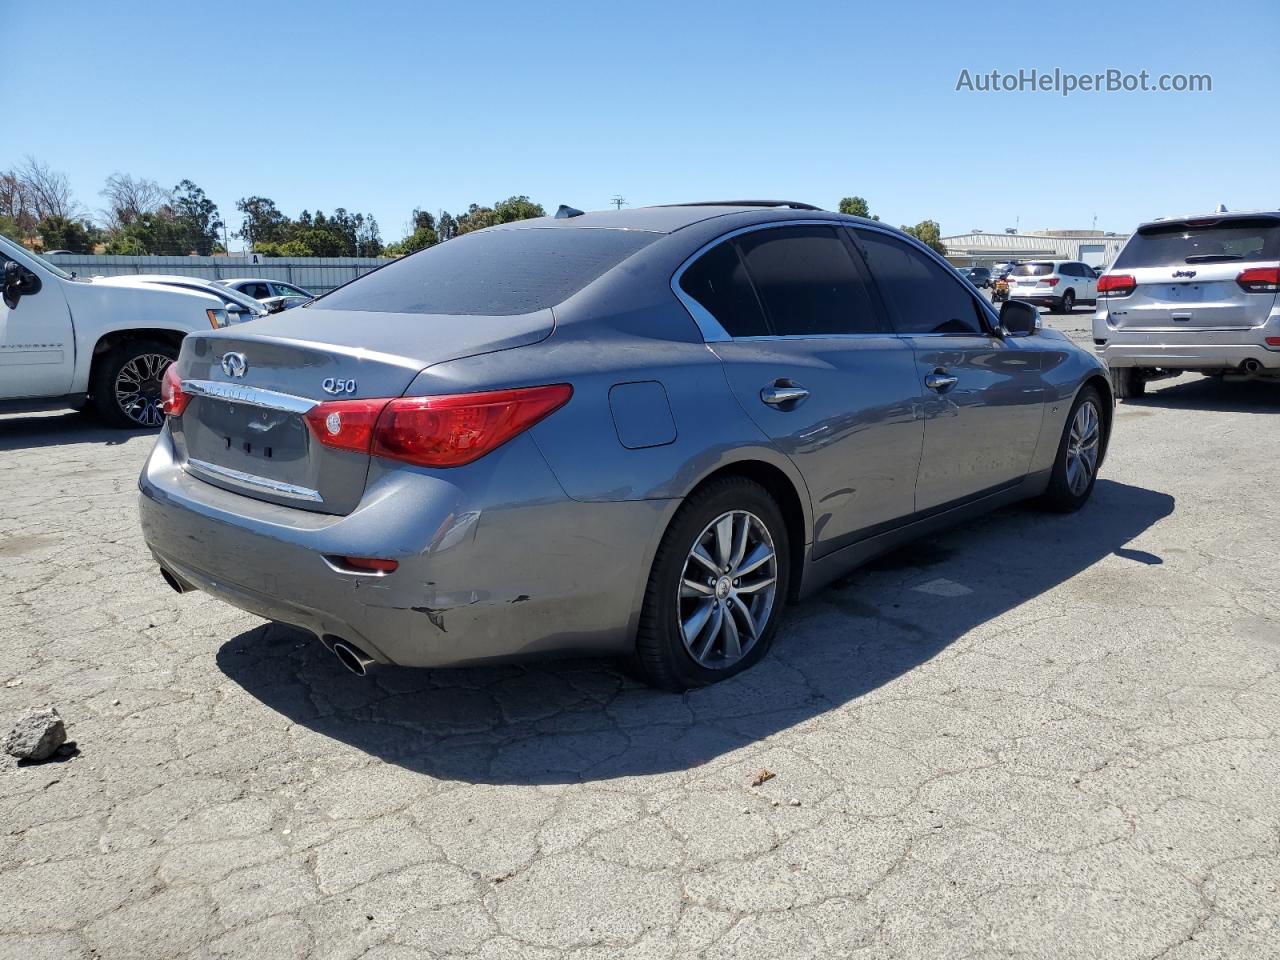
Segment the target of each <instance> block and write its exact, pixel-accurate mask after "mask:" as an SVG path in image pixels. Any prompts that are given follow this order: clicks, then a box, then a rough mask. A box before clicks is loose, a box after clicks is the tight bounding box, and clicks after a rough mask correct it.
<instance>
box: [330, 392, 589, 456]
mask: <svg viewBox="0 0 1280 960" xmlns="http://www.w3.org/2000/svg"><path fill="white" fill-rule="evenodd" d="M572 395H573V387H571V386H569V384H567V383H558V384H553V385H551V386H546V387H524V388H521V389H518V390H493V391H489V392H486V393H459V394H452V395H449V396H439V397H400V398H399V399H395V400H386V399H382V400H335V401H333V402H331V403H321V404H318V405H317V406H315V407H312V408H311V410H309V411H308V412H307V414H306V421H307V426H309V427H310V428H311V432H312V433H313V434H314V435H315V437H316V439H317V440H319V441H320V442H321V443H322V444H324V445H325V446H326V447H333V448H334V449H337V450H350V451H352V452H353V453H371V454H373V455H374V456H378V457H388V458H390V459H392V460H401V461H404V462H405V463H412V464H416V465H418V466H421V467H460V466H462V465H463V464H466V463H471V461H473V460H479V459H480V458H481V457H483V456H484V455H485V454H486V453H489V452H490V451H491V450H495V449H497V448H498V447H500V446H502V445H503V444H504V443H506V442H507V441H508V440H510V439H511V438H512V437H514V436H515V435H516V434H518V433H521V432H523V431H525V430H528V429H529V428H530V427H532V426H533V425H534V424H535V423H537V422H538V421H539V420H541V419H542V418H543V417H545V416H547V415H548V414H551V413H553V412H554V411H556V410H558V409H559V408H560V407H562V406H564V405H565V403H567V402H568V400H569V397H570V396H572Z"/></svg>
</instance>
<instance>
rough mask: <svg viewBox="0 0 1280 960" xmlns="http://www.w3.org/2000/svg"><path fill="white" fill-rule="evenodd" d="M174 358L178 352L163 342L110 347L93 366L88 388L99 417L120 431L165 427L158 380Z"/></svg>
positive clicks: (144, 341)
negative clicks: (163, 425)
mask: <svg viewBox="0 0 1280 960" xmlns="http://www.w3.org/2000/svg"><path fill="white" fill-rule="evenodd" d="M177 356H178V350H177V348H176V347H174V346H173V345H171V344H168V343H165V342H164V341H162V340H146V339H139V340H126V341H125V342H124V343H121V344H119V345H117V346H115V347H112V348H111V349H110V350H109V351H107V353H106V354H105V355H104V356H103V357H102V358H101V359H100V360H99V361H98V362H97V363H96V364H94V373H93V382H92V383H91V384H89V393H90V395H91V396H92V398H93V407H94V409H95V410H96V412H97V414H98V416H99V417H101V418H102V420H103V422H105V423H106V424H107V425H108V426H111V427H118V428H120V429H122V430H139V429H155V428H156V427H159V426H160V425H161V424H162V423H164V414H163V413H161V412H160V379H161V378H162V377H163V376H164V372H165V370H167V369H168V367H169V364H171V363H172V362H173V361H174V360H175V359H176V358H177ZM117 387H119V388H120V389H119V390H118V389H117ZM128 390H132V391H133V392H132V395H130V394H129V393H127V392H125V391H128Z"/></svg>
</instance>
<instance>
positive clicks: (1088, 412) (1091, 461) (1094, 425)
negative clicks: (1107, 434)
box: [1067, 400, 1102, 497]
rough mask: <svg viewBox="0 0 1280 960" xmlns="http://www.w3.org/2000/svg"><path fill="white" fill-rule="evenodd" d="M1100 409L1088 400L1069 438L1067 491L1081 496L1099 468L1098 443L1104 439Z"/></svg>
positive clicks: (1078, 412)
mask: <svg viewBox="0 0 1280 960" xmlns="http://www.w3.org/2000/svg"><path fill="white" fill-rule="evenodd" d="M1100 426H1101V420H1100V418H1099V417H1098V408H1097V407H1096V406H1095V405H1094V403H1093V401H1092V400H1086V401H1085V402H1084V403H1082V404H1080V406H1079V408H1078V409H1077V410H1076V415H1075V417H1074V418H1073V419H1072V421H1071V433H1070V434H1069V435H1068V437H1067V489H1069V490H1070V491H1071V493H1072V495H1073V496H1077V497H1078V496H1080V495H1081V494H1082V493H1084V492H1085V490H1087V489H1088V488H1089V481H1090V480H1092V479H1093V475H1094V473H1095V471H1096V470H1097V468H1098V441H1099V440H1100V439H1101V437H1102V431H1101V429H1100Z"/></svg>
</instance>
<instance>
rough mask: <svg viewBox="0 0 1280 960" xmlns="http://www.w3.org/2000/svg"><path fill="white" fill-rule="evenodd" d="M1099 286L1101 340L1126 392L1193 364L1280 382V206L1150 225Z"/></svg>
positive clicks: (1215, 372)
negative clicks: (1278, 295) (1262, 211)
mask: <svg viewBox="0 0 1280 960" xmlns="http://www.w3.org/2000/svg"><path fill="white" fill-rule="evenodd" d="M1098 291H1099V294H1100V298H1099V300H1098V310H1097V311H1096V312H1095V313H1094V318H1093V342H1094V343H1095V344H1096V345H1097V348H1098V353H1099V354H1101V355H1102V357H1103V358H1104V359H1105V360H1106V362H1107V365H1108V366H1109V367H1110V369H1111V376H1112V378H1113V381H1114V384H1115V390H1116V395H1117V396H1119V397H1136V396H1140V395H1141V394H1142V393H1143V392H1144V391H1145V390H1146V385H1147V383H1148V382H1150V381H1152V380H1156V379H1160V378H1162V377H1169V376H1177V375H1178V374H1180V373H1183V372H1185V371H1188V370H1194V371H1196V372H1198V373H1203V374H1207V375H1211V376H1225V377H1238V378H1242V379H1267V380H1277V379H1280V303H1278V302H1277V292H1278V291H1280V212H1277V211H1268V212H1264V213H1213V214H1206V215H1204V216H1198V217H1189V218H1181V219H1175V220H1157V221H1152V222H1151V223H1144V224H1142V225H1141V226H1140V227H1138V229H1137V230H1136V231H1135V232H1134V234H1133V235H1132V236H1131V237H1130V238H1129V240H1128V242H1127V243H1126V244H1125V245H1124V248H1123V249H1121V251H1120V253H1119V255H1118V256H1117V257H1116V259H1115V262H1114V263H1112V264H1111V266H1110V268H1109V269H1108V270H1107V272H1106V273H1105V274H1103V276H1102V277H1101V279H1100V280H1099V281H1098Z"/></svg>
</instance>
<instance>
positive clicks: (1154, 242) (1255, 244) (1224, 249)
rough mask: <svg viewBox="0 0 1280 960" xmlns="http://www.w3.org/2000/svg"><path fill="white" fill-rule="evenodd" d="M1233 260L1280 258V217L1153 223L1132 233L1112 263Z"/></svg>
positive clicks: (1154, 264) (1139, 264)
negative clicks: (1201, 222)
mask: <svg viewBox="0 0 1280 960" xmlns="http://www.w3.org/2000/svg"><path fill="white" fill-rule="evenodd" d="M1233 260H1280V221H1277V220H1273V219H1271V218H1270V217H1257V218H1255V219H1237V220H1222V221H1219V222H1218V223H1210V224H1201V225H1196V224H1195V223H1194V222H1187V221H1180V222H1177V223H1158V224H1153V225H1152V226H1148V227H1143V228H1142V229H1141V230H1139V231H1138V232H1137V233H1136V234H1134V236H1133V238H1132V239H1130V241H1129V242H1128V243H1127V244H1125V248H1124V249H1123V250H1122V251H1120V256H1118V257H1117V258H1116V262H1115V263H1114V264H1112V267H1113V268H1122V267H1162V266H1167V265H1169V264H1175V263H1177V264H1182V263H1230V262H1231V261H1233Z"/></svg>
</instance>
